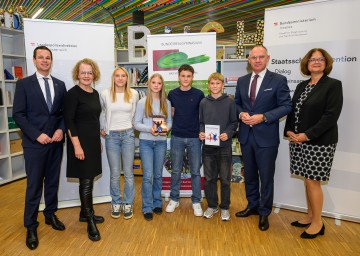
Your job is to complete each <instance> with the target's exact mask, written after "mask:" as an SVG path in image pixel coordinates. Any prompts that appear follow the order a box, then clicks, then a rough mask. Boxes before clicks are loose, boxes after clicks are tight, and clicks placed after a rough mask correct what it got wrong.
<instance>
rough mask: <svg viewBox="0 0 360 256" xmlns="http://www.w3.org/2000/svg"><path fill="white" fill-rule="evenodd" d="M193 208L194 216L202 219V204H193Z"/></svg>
mask: <svg viewBox="0 0 360 256" xmlns="http://www.w3.org/2000/svg"><path fill="white" fill-rule="evenodd" d="M192 208H193V209H194V215H195V216H196V217H201V216H203V210H202V208H201V204H200V203H195V204H192Z"/></svg>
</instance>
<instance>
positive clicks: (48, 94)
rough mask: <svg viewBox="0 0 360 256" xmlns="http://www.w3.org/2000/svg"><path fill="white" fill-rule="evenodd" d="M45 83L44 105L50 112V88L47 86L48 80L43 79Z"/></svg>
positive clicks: (46, 78)
mask: <svg viewBox="0 0 360 256" xmlns="http://www.w3.org/2000/svg"><path fill="white" fill-rule="evenodd" d="M43 78H44V81H45V92H46V105H47V106H48V109H49V112H50V111H51V107H52V100H51V93H50V86H49V82H48V80H49V78H48V77H43Z"/></svg>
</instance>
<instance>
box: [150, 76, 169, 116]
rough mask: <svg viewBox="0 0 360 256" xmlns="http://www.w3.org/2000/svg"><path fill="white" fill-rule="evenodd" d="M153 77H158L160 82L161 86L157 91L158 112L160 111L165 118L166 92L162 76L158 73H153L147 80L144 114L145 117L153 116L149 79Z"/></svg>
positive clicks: (166, 114) (166, 113) (166, 112)
mask: <svg viewBox="0 0 360 256" xmlns="http://www.w3.org/2000/svg"><path fill="white" fill-rule="evenodd" d="M155 77H158V78H160V80H161V83H162V87H161V90H160V92H159V94H160V112H161V113H162V115H164V116H165V118H167V117H168V108H167V101H166V93H165V83H164V78H163V77H162V76H161V75H160V74H159V73H155V74H153V75H152V76H151V77H150V79H149V80H148V82H147V84H148V85H147V87H148V88H147V96H146V100H145V116H146V117H152V116H154V113H153V109H152V103H153V98H152V94H151V88H150V85H151V80H153V79H154V78H155Z"/></svg>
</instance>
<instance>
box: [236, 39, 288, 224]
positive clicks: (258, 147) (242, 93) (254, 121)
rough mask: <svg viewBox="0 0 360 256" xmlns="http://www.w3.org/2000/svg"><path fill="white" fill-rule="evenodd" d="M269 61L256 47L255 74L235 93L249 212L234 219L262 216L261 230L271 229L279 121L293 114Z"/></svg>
mask: <svg viewBox="0 0 360 256" xmlns="http://www.w3.org/2000/svg"><path fill="white" fill-rule="evenodd" d="M269 59H270V56H269V55H268V52H267V49H266V48H265V47H264V46H261V45H257V46H255V47H254V48H253V49H252V50H251V51H250V54H249V58H248V61H249V63H250V65H251V68H252V73H250V74H247V75H245V76H243V77H240V78H239V80H238V82H237V86H236V93H235V103H236V106H237V113H238V115H239V119H240V125H239V141H240V144H241V151H242V155H243V161H244V168H245V173H244V175H245V190H246V198H247V200H248V205H247V207H246V209H244V210H242V211H240V212H237V213H236V214H235V216H236V217H248V216H250V215H260V219H259V229H260V230H262V231H265V230H267V229H268V228H269V220H268V216H269V215H270V213H271V210H272V204H273V196H274V174H275V161H276V157H277V154H278V147H279V143H280V139H279V119H280V118H281V117H283V116H285V115H287V114H288V113H290V111H291V98H290V90H289V87H288V84H287V79H286V77H284V76H283V75H279V74H276V73H273V72H271V71H269V70H267V68H266V66H267V64H268V62H269Z"/></svg>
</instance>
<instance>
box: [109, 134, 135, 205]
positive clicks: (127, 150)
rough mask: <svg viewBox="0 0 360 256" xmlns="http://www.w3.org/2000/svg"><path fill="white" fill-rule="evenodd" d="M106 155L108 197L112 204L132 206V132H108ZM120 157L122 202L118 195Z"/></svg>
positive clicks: (133, 146)
mask: <svg viewBox="0 0 360 256" xmlns="http://www.w3.org/2000/svg"><path fill="white" fill-rule="evenodd" d="M105 147H106V154H107V158H108V162H109V166H110V195H111V203H112V204H123V203H125V204H133V202H134V196H135V184H134V173H133V164H134V154H135V136H134V130H133V129H132V128H131V129H128V130H124V131H110V132H109V134H108V135H106V138H105ZM120 156H121V159H122V167H123V172H124V177H125V184H124V201H123V200H122V199H121V194H120V170H121V163H120Z"/></svg>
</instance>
